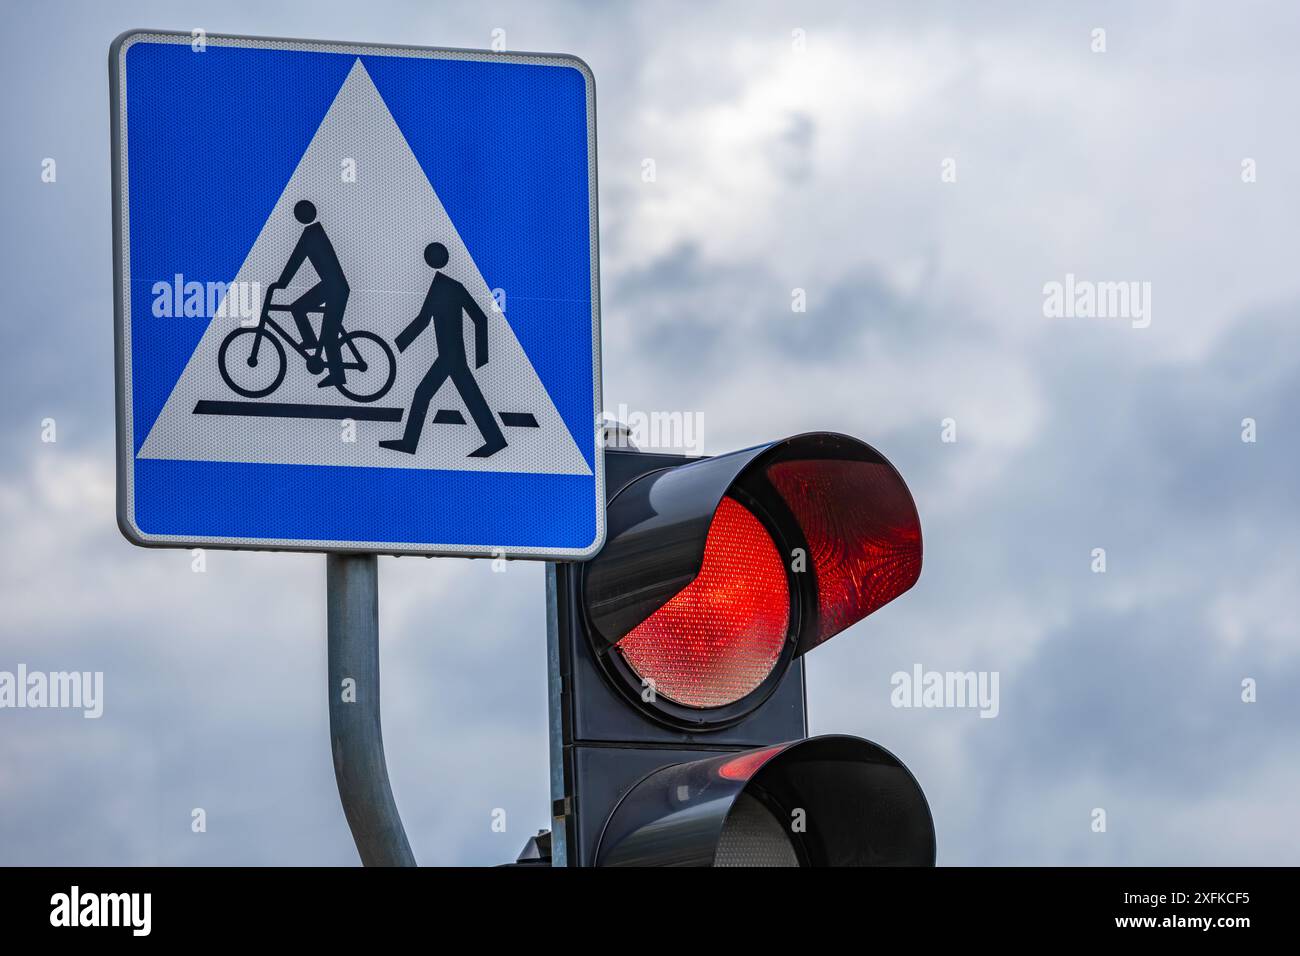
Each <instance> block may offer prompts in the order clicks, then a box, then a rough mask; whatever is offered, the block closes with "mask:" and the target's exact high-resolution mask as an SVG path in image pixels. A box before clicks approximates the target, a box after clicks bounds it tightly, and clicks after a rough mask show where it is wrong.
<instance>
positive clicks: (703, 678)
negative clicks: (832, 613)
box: [614, 497, 791, 707]
mask: <svg viewBox="0 0 1300 956" xmlns="http://www.w3.org/2000/svg"><path fill="white" fill-rule="evenodd" d="M790 603H791V600H790V584H789V581H788V579H787V576H786V570H785V563H784V562H783V560H782V558H781V554H780V552H778V551H777V546H776V543H775V542H774V541H773V540H772V536H771V534H769V533H768V531H767V529H766V528H765V527H764V526H763V523H762V522H761V521H759V519H758V518H756V517H755V516H754V514H753V512H751V511H750V510H749V509H748V508H746V507H745V506H744V505H742V504H741V503H740V502H738V501H736V499H734V498H730V497H728V498H723V499H722V501H721V502H720V503H719V504H718V510H717V511H716V512H715V513H714V515H713V522H712V524H710V525H709V530H708V535H707V537H706V539H705V544H704V557H703V560H702V562H701V565H700V573H699V574H697V575H696V576H695V579H694V580H693V581H691V583H690V584H688V585H686V587H684V588H682V590H680V591H678V592H677V593H676V594H675V595H673V597H672V598H670V599H669V600H668V603H666V604H665V605H664V606H663V607H661V608H659V610H657V611H655V612H654V613H653V614H651V615H650V616H649V617H648V618H646V619H645V620H644V621H642V622H641V623H640V624H638V625H637V626H636V627H634V628H633V629H632V630H631V631H630V632H629V633H628V634H627V635H625V636H624V637H622V638H621V639H620V640H619V641H618V643H617V644H615V645H614V647H615V649H616V651H617V653H619V654H621V655H622V656H623V659H624V660H625V661H627V663H628V665H629V666H630V667H631V668H632V670H633V671H634V672H635V673H636V675H637V676H638V677H640V678H642V680H645V681H647V682H649V683H648V684H647V686H651V685H652V686H653V687H654V688H655V691H656V693H658V694H661V695H663V696H664V697H667V698H668V699H669V700H672V701H675V702H677V703H679V704H685V705H686V706H688V707H720V706H722V705H724V704H731V703H734V702H735V701H737V700H739V699H740V698H742V697H746V696H748V695H749V694H750V693H752V692H753V691H754V690H755V689H756V688H757V687H758V686H759V685H760V684H761V683H762V682H763V680H764V679H765V678H766V677H767V676H768V675H769V674H770V673H772V668H774V667H775V666H776V663H777V661H778V660H779V659H780V656H781V649H782V647H783V646H784V644H785V642H786V641H787V640H788V638H789V634H790Z"/></svg>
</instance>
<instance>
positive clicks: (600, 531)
mask: <svg viewBox="0 0 1300 956" xmlns="http://www.w3.org/2000/svg"><path fill="white" fill-rule="evenodd" d="M203 39H204V42H205V43H207V44H208V45H211V46H230V47H241V48H264V49H273V50H283V49H293V50H303V51H314V52H321V53H345V54H350V55H355V56H402V57H422V58H427V59H435V60H477V61H485V62H496V63H530V64H539V65H549V66H565V67H570V68H572V69H576V70H578V72H579V73H581V74H582V77H583V80H584V83H585V85H586V98H587V104H586V105H587V183H588V193H589V194H588V199H587V202H588V208H589V209H590V221H589V225H588V228H589V231H590V245H591V361H592V372H593V375H592V378H593V382H592V391H593V398H594V407H593V408H592V421H591V427H592V429H593V431H594V434H595V443H594V445H593V448H594V450H595V455H594V459H595V461H594V469H593V470H594V473H595V474H594V478H595V482H594V483H595V501H594V502H593V507H594V508H595V509H596V538H595V540H594V541H592V543H591V544H590V545H588V546H587V547H585V548H526V547H525V548H514V547H510V546H507V545H462V544H422V543H411V542H391V541H328V540H303V539H297V538H284V539H281V538H225V537H204V536H194V535H162V534H150V533H148V532H145V531H143V530H141V529H140V528H139V527H138V526H137V525H136V523H135V467H134V466H135V452H134V449H135V441H134V436H135V431H134V425H135V423H134V422H133V421H132V407H131V402H130V401H128V396H129V395H130V385H131V363H130V360H129V359H130V355H131V329H130V323H129V322H128V321H127V318H128V317H129V316H130V314H131V288H130V283H129V282H127V281H126V277H127V276H129V275H130V273H131V268H130V266H131V248H130V235H131V232H130V203H129V198H130V197H129V195H128V190H129V179H128V166H127V141H126V137H127V131H126V53H127V51H128V50H129V49H130V48H131V46H132V45H134V44H135V43H138V42H149V43H174V44H182V43H183V44H187V45H189V44H191V43H193V42H194V37H193V35H192V34H189V33H180V32H176V31H169V30H147V29H132V30H127V31H126V32H124V33H122V34H120V35H119V36H118V37H117V38H116V39H114V40H113V42H112V44H111V45H110V46H109V51H108V80H109V83H108V85H109V102H110V112H111V123H110V138H111V147H112V201H113V293H114V294H113V331H114V351H115V353H116V355H115V390H116V399H117V401H116V421H117V524H118V527H119V528H120V529H121V531H122V534H123V535H124V536H125V537H126V538H127V540H129V541H130V542H131V543H133V544H137V545H140V546H142V547H150V548H213V549H228V550H248V551H314V552H338V553H345V552H350V553H368V554H390V555H422V556H424V557H438V556H441V557H491V558H508V559H519V560H535V561H564V560H569V561H586V560H588V559H589V558H591V557H593V556H594V555H595V554H596V553H597V552H599V551H600V549H601V548H602V547H603V546H604V544H605V459H604V454H603V437H602V427H601V426H602V403H601V386H602V381H601V375H602V370H601V360H600V231H599V215H598V209H597V196H598V192H599V190H598V183H597V179H596V172H597V171H596V78H595V76H594V75H593V74H592V71H591V67H589V66H588V65H587V63H586V62H585V61H583V60H582V59H581V58H579V57H576V56H572V55H570V54H563V53H515V52H511V53H494V52H492V51H489V50H462V49H455V48H450V47H420V46H405V45H399V44H384V43H347V42H341V41H331V40H303V39H294V38H288V37H250V36H240V35H237V34H212V33H209V34H205V35H204V38H203Z"/></svg>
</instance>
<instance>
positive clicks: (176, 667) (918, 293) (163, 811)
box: [0, 0, 1300, 865]
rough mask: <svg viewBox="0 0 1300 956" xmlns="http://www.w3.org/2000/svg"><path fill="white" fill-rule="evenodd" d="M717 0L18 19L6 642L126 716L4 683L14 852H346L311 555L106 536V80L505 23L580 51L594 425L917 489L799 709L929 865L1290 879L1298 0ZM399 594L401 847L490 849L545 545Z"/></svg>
mask: <svg viewBox="0 0 1300 956" xmlns="http://www.w3.org/2000/svg"><path fill="white" fill-rule="evenodd" d="M697 7H698V5H695V4H685V3H683V4H680V5H673V4H640V5H636V6H634V5H632V4H618V5H615V4H596V3H592V4H578V3H527V4H519V5H510V4H496V3H473V4H468V3H466V4H442V3H427V2H426V3H409V4H408V3H390V2H384V0H372V2H369V3H365V4H351V3H349V4H322V3H318V2H313V3H284V4H276V5H274V6H272V5H268V4H265V3H253V2H225V3H221V4H199V3H184V2H174V0H169V2H166V3H162V2H158V3H144V2H123V3H115V4H112V5H108V4H100V3H90V2H87V3H46V4H35V5H24V6H23V7H22V8H21V9H16V10H14V11H11V12H9V13H7V14H6V30H5V32H4V33H3V35H2V36H0V47H2V52H3V55H2V56H0V76H2V77H3V83H2V84H0V88H2V89H3V90H4V91H5V92H4V93H3V96H2V98H0V111H2V112H0V116H2V118H3V128H4V130H5V148H4V149H3V150H0V183H3V190H4V192H3V195H4V200H5V201H4V211H5V215H4V226H3V232H2V233H0V278H2V281H0V313H2V314H3V315H4V323H5V333H4V348H3V349H0V375H2V378H0V380H2V381H3V389H4V398H5V400H4V403H3V411H0V435H2V437H3V440H4V442H5V448H6V449H7V453H6V454H5V455H4V457H3V458H2V459H0V601H2V602H3V605H4V608H5V613H4V615H3V619H4V623H3V625H0V670H9V671H12V670H15V669H16V668H17V666H18V665H19V664H20V663H21V664H26V665H27V667H28V668H30V669H33V670H74V669H75V670H83V671H96V670H98V671H103V672H104V681H105V702H104V715H103V717H102V718H101V719H99V720H84V719H82V717H81V716H80V714H79V713H78V712H75V711H58V710H44V711H33V710H22V711H19V710H8V709H6V710H0V864H15V863H26V864H115V863H120V864H147V863H161V864H190V863H211V864H236V863H248V864H259V863H268V864H269V863H280V864H284V863H300V864H350V863H352V862H354V861H355V859H356V856H355V851H354V849H353V847H352V844H351V841H350V837H349V834H348V831H347V827H346V824H345V822H344V820H343V816H342V812H341V810H340V807H339V803H338V796H337V793H336V790H335V786H334V781H333V774H332V768H331V764H330V755H329V746H328V728H327V719H326V711H325V696H324V691H325V640H324V559H323V558H322V557H320V556H316V555H268V554H245V553H234V552H231V553H220V552H209V553H208V556H207V566H206V571H205V572H204V573H202V574H198V573H194V572H193V571H192V569H191V560H192V559H191V557H190V555H189V553H188V552H184V551H145V550H141V549H137V548H134V547H132V546H131V545H129V544H127V543H126V541H124V540H123V539H122V537H121V535H120V534H119V533H118V530H117V528H116V525H115V520H114V470H113V416H112V403H113V375H112V365H113V352H112V344H113V337H112V291H111V289H112V256H111V248H110V200H109V178H110V177H109V155H108V94H107V71H106V68H105V61H106V57H107V51H108V45H109V43H110V41H111V40H112V39H113V37H114V36H116V35H117V34H118V33H120V32H121V31H122V30H124V29H126V28H128V27H160V28H169V29H182V30H189V29H191V28H192V27H203V28H205V29H207V30H208V31H209V32H232V33H243V34H266V35H271V36H305V37H320V38H327V39H340V40H356V41H377V42H383V41H389V42H399V43H414V44H424V45H431V46H456V47H471V48H474V47H478V48H482V47H487V46H488V45H489V44H490V42H491V40H492V31H493V30H494V29H497V28H500V29H503V30H504V31H505V38H506V44H507V46H508V47H510V48H512V49H520V50H543V51H548V52H552V51H553V52H568V53H575V54H577V55H579V56H581V57H582V58H583V59H585V60H586V61H587V62H588V63H589V64H590V65H591V67H592V69H593V70H594V72H595V75H596V81H597V99H598V109H599V168H600V216H601V236H600V239H601V268H602V282H603V302H602V308H603V316H604V323H603V325H604V331H603V335H604V356H605V365H604V389H605V404H606V407H607V408H609V409H611V410H613V409H617V408H618V406H620V405H626V406H627V408H628V409H631V410H641V411H685V412H693V413H695V412H698V413H700V414H701V415H702V416H703V419H702V420H703V423H704V447H705V451H707V452H718V451H725V450H729V449H731V448H737V447H742V446H744V445H747V444H753V443H755V442H758V441H762V440H765V439H768V438H771V437H776V436H780V435H784V434H789V433H794V432H799V431H806V430H814V429H827V430H836V431H842V432H847V433H849V434H852V435H856V436H858V437H861V438H863V439H865V440H867V441H869V442H870V443H872V444H873V445H875V446H876V447H877V448H879V449H880V450H881V451H882V452H884V453H885V454H886V455H887V456H888V457H889V458H890V459H891V460H892V461H893V462H894V463H895V464H896V465H897V466H898V467H899V469H900V470H901V472H902V473H903V475H904V476H905V477H906V478H907V480H908V482H909V483H910V485H911V487H912V488H913V491H914V493H915V496H916V500H917V504H918V507H919V510H920V513H921V518H922V523H923V527H924V530H925V536H926V564H925V568H924V571H923V573H922V575H921V580H920V582H919V584H918V585H917V587H916V588H915V589H914V590H913V591H912V592H910V593H909V594H907V595H906V596H905V597H903V598H902V599H900V600H899V601H897V602H895V603H894V604H892V605H890V606H889V607H887V608H886V609H884V610H882V611H881V612H880V613H878V614H877V615H875V616H873V617H871V618H869V619H868V620H867V621H865V622H863V623H861V624H859V625H857V626H855V627H854V628H852V629H851V630H849V631H848V632H846V633H844V634H843V635H841V636H840V637H839V638H837V639H836V640H834V641H832V642H831V643H829V644H827V645H825V646H824V647H822V648H820V649H818V650H817V651H816V652H815V653H814V654H812V655H811V656H810V658H809V681H808V692H809V703H810V712H811V721H812V727H813V730H814V731H815V732H831V731H834V732H843V733H854V734H859V735H861V736H865V737H868V738H871V739H873V740H876V741H878V742H880V743H881V744H883V745H884V746H886V747H888V748H889V749H890V750H892V751H893V752H895V753H896V754H898V755H899V756H900V757H901V758H902V759H903V760H904V761H905V762H906V763H907V764H908V765H909V766H910V767H911V769H912V770H913V771H914V773H915V774H916V775H917V777H918V778H919V780H920V782H921V783H922V785H923V786H924V787H925V790H926V793H927V795H928V797H929V799H930V802H931V805H932V807H933V810H934V816H935V821H936V826H937V829H938V836H939V848H940V849H939V858H940V862H941V863H944V864H955V865H962V864H1010V863H1047V864H1051V863H1072V864H1095V863H1113V864H1182V863H1201V864H1234V863H1242V864H1256V863H1279V864H1283V863H1289V864H1295V863H1298V862H1300V823H1298V822H1297V819H1296V814H1295V799H1294V795H1295V793H1296V792H1297V790H1300V760H1298V759H1297V743H1296V741H1297V739H1300V695H1298V694H1297V693H1296V691H1297V682H1298V680H1300V641H1298V635H1297V624H1296V622H1297V620H1300V587H1298V586H1297V585H1298V582H1300V549H1297V547H1296V542H1297V540H1300V485H1298V484H1297V481H1296V471H1297V465H1298V464H1300V455H1297V454H1296V452H1295V450H1294V448H1295V435H1296V408H1297V403H1298V401H1300V375H1298V374H1297V373H1298V372H1300V331H1297V322H1298V319H1300V317H1298V315H1297V307H1298V306H1300V269H1297V268H1296V265H1295V256H1296V250H1297V249H1298V248H1300V242H1297V239H1298V238H1300V237H1298V236H1297V227H1296V225H1295V223H1296V214H1297V208H1298V202H1300V176H1298V175H1297V171H1296V170H1297V165H1296V159H1297V156H1300V128H1298V127H1297V125H1296V123H1295V122H1294V114H1295V102H1294V99H1295V90H1296V89H1297V88H1300V61H1297V60H1296V58H1295V56H1294V38H1295V36H1296V35H1297V28H1300V11H1298V10H1296V9H1295V8H1294V7H1292V6H1291V5H1288V4H1283V3H1272V4H1231V5H1228V4H1219V5H1216V4H1177V5H1174V4H1164V3H1144V4H1141V5H1133V4H1114V5H1112V4H1106V3H1093V4H1088V5H1069V6H1066V5H1064V4H1060V5H1035V6H1033V7H1029V6H1027V5H1020V4H1014V5H1013V4H1005V5H980V6H979V8H978V10H976V9H974V8H973V7H972V6H971V5H967V4H958V3H953V4H925V5H921V4H906V3H899V4H877V3H869V4H867V3H861V2H855V3H845V4H843V5H836V4H817V5H815V9H810V8H809V5H787V6H785V7H783V6H781V5H776V4H765V3H744V4H729V5H720V6H710V7H708V8H707V9H703V10H701V9H698V8H697ZM1098 28H1100V29H1103V30H1104V31H1105V34H1104V44H1105V50H1104V52H1098V51H1095V50H1094V47H1096V46H1097V45H1098V42H1097V37H1098V35H1097V34H1096V33H1095V32H1094V31H1095V30H1097V29H1098ZM796 31H802V34H797V33H796ZM798 37H802V41H803V42H802V48H800V46H801V44H800V43H798V42H795V41H796V39H797V38H798ZM178 122H208V123H213V124H220V125H222V126H224V128H225V129H226V130H227V131H228V132H230V133H233V134H236V135H237V128H238V118H237V117H189V118H185V117H178ZM250 148H251V146H250ZM47 157H49V158H54V159H55V160H56V161H57V181H56V182H54V183H45V182H42V178H41V170H42V160H43V159H45V158H47ZM646 159H653V160H654V164H655V170H656V177H655V181H654V182H645V181H644V180H643V177H642V170H643V168H644V160H646ZM945 173H947V174H948V175H946V176H945ZM954 173H955V181H951V180H953V179H954V175H953V174H954ZM1067 275H1073V276H1075V277H1077V278H1078V279H1079V280H1086V281H1095V282H1138V283H1150V286H1149V288H1150V290H1151V291H1150V299H1149V302H1148V305H1149V313H1148V317H1149V319H1150V324H1149V326H1148V327H1146V328H1135V327H1134V324H1135V323H1134V322H1133V321H1130V320H1129V319H1127V318H1118V319H1115V318H1109V319H1108V318H1096V317H1072V318H1059V317H1049V316H1047V315H1045V310H1044V298H1045V297H1044V286H1045V285H1046V284H1048V283H1051V282H1064V281H1065V278H1066V276H1067ZM794 289H803V290H805V291H806V297H807V311H806V312H803V313H797V312H793V311H792V309H791V297H792V290H794ZM1139 324H1140V323H1139ZM1288 409H1289V411H1288ZM1247 418H1250V419H1253V420H1254V422H1255V427H1256V438H1257V440H1256V441H1253V442H1245V441H1243V440H1242V437H1243V424H1242V423H1243V419H1247ZM45 419H54V421H55V422H56V424H57V441H56V442H53V443H50V442H43V441H42V422H43V421H44V420H45ZM945 419H951V420H952V422H953V423H955V431H956V438H957V440H956V441H955V442H945V441H943V440H942V438H943V430H944V425H943V423H944V421H945ZM1096 548H1104V549H1105V553H1106V571H1105V573H1104V574H1099V573H1095V572H1094V571H1093V564H1094V558H1093V552H1094V549H1096ZM381 579H382V596H381V609H382V610H381V619H382V633H383V638H382V645H383V656H384V659H383V668H384V669H383V680H384V695H385V699H384V730H385V738H386V743H387V750H388V762H389V768H390V771H391V774H392V778H393V785H394V790H395V793H396V797H397V801H398V804H399V806H400V808H401V810H402V813H403V817H404V819H405V822H406V827H407V830H408V833H409V835H410V838H411V843H412V845H413V847H414V849H415V852H416V855H417V857H418V858H419V859H420V861H421V862H422V863H426V864H442V863H456V864H491V863H498V862H503V861H505V860H508V859H512V858H513V856H514V854H515V853H516V852H517V851H518V849H519V848H520V846H521V845H522V844H523V842H524V841H525V839H526V838H527V837H528V835H529V834H530V833H531V832H532V831H533V830H535V829H536V828H537V827H539V826H542V825H545V824H546V822H547V821H546V818H547V813H548V804H547V799H548V797H547V783H546V781H547V776H546V774H547V769H546V673H545V633H544V619H543V573H542V566H541V565H537V564H522V563H519V564H513V565H511V566H510V567H509V569H508V571H507V572H506V573H503V574H499V573H493V571H492V569H491V567H490V565H489V564H487V563H483V562H477V563H476V562H469V561H460V560H432V561H426V560H420V559H411V558H408V559H383V560H382V561H381ZM485 606H486V607H490V608H491V609H492V613H491V615H490V616H487V617H483V616H482V615H479V614H476V613H475V612H476V610H477V609H480V608H482V607H485ZM915 664H920V665H922V666H923V667H924V668H925V669H927V670H940V671H947V670H960V671H965V670H978V671H996V672H998V674H999V675H1000V710H999V714H998V716H997V717H996V718H995V719H980V717H979V715H978V713H977V712H976V711H974V710H969V709H967V710H917V709H900V708H894V707H892V706H891V704H890V691H891V687H890V675H891V674H893V673H894V672H895V671H898V670H908V671H910V670H911V669H912V667H913V666H914V665H915ZM1248 678H1249V679H1252V680H1254V681H1255V682H1256V687H1257V700H1256V701H1255V702H1253V703H1246V702H1243V700H1242V694H1243V691H1242V682H1243V681H1244V680H1246V679H1248ZM195 807H202V808H204V810H205V811H206V813H207V832H206V833H203V834H195V833H192V832H191V828H190V822H191V810H192V809H193V808H195ZM495 808H502V809H504V810H506V812H507V820H508V829H507V832H506V833H496V832H493V830H492V828H491V822H492V811H493V810H494V809H495ZM1094 808H1104V809H1105V810H1106V814H1107V828H1106V832H1105V833H1096V832H1094V831H1093V827H1092V823H1093V810H1094Z"/></svg>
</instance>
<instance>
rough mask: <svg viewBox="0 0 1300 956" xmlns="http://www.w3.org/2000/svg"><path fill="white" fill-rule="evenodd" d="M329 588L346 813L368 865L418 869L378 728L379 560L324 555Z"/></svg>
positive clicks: (335, 733)
mask: <svg viewBox="0 0 1300 956" xmlns="http://www.w3.org/2000/svg"><path fill="white" fill-rule="evenodd" d="M325 591H326V607H327V616H328V625H327V627H328V632H329V665H328V670H329V710H330V749H331V751H332V752H333V754H334V779H335V781H337V783H338V787H339V799H340V800H342V801H343V813H344V815H345V816H346V817H347V819H348V826H349V827H350V828H351V830H352V839H353V840H354V841H356V844H357V852H358V853H360V854H361V862H362V864H363V865H365V866H415V855H414V854H413V853H412V852H411V845H410V844H409V843H408V842H407V840H406V830H405V829H403V827H402V818H401V816H400V815H399V814H398V812H397V804H396V803H395V802H394V801H393V789H392V787H391V786H390V785H389V783H388V764H387V763H386V762H385V760H384V736H383V731H382V728H381V727H380V723H379V559H378V558H377V557H376V556H375V555H373V554H328V555H326V556H325ZM345 681H346V682H348V683H346V684H345Z"/></svg>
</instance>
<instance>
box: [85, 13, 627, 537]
mask: <svg viewBox="0 0 1300 956" xmlns="http://www.w3.org/2000/svg"><path fill="white" fill-rule="evenodd" d="M109 77H110V92H111V100H112V114H113V115H112V153H113V204H114V218H113V226H114V231H113V234H114V257H115V266H116V272H115V275H116V280H117V281H116V287H115V316H116V331H117V434H118V439H117V444H118V523H119V525H120V526H121V528H122V531H123V533H124V534H125V535H126V536H127V537H128V538H129V539H130V540H131V541H133V542H135V543H137V544H142V545H154V546H164V547H228V548H265V549H297V550H321V551H377V552H382V553H391V554H427V555H433V554H443V555H504V556H507V557H518V558H537V559H547V560H565V559H574V560H581V559H584V558H587V557H589V556H591V555H592V554H594V553H595V552H596V551H597V550H599V548H600V546H601V544H602V543H603V538H604V530H605V529H604V514H605V508H604V465H603V458H602V455H601V453H600V443H599V424H600V410H601V396H600V295H599V291H600V289H599V273H598V253H597V222H596V136H595V86H594V82H593V79H592V75H591V71H590V70H589V69H588V68H587V66H586V64H585V63H583V62H582V61H581V60H578V59H576V58H574V57H570V56H552V55H542V54H522V53H488V52H477V51H462V50H437V49H424V48H414V47H395V46H377V45H359V44H347V43H326V42H316V41H305V40H274V39H257V38H248V37H232V36H216V35H205V34H203V33H201V32H199V31H196V32H195V33H194V34H188V33H155V32H146V31H132V32H129V33H126V34H123V35H122V36H120V37H118V39H117V40H116V41H114V43H113V46H112V48H111V50H110V53H109Z"/></svg>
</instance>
